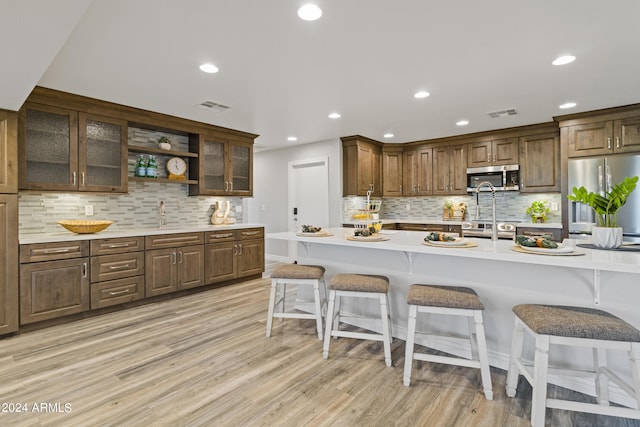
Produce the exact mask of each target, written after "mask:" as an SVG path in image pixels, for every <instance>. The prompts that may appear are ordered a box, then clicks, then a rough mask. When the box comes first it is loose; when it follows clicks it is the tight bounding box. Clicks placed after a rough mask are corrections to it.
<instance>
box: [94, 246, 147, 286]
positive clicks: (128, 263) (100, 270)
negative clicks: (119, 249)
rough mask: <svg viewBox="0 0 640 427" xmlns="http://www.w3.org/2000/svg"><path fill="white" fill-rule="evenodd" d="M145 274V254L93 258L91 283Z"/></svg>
mask: <svg viewBox="0 0 640 427" xmlns="http://www.w3.org/2000/svg"><path fill="white" fill-rule="evenodd" d="M141 274H144V252H131V253H125V254H115V255H100V256H96V257H91V283H95V282H104V281H105V280H113V279H120V278H123V277H130V276H138V275H141Z"/></svg>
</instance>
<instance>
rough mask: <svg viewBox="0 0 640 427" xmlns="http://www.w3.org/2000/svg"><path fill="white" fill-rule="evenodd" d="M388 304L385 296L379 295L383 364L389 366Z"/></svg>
mask: <svg viewBox="0 0 640 427" xmlns="http://www.w3.org/2000/svg"><path fill="white" fill-rule="evenodd" d="M388 316H389V304H388V301H387V294H380V318H381V319H382V344H383V347H384V363H385V364H386V365H387V366H391V333H390V329H391V327H390V322H389V317H388Z"/></svg>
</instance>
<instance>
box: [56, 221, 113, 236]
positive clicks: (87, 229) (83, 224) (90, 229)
mask: <svg viewBox="0 0 640 427" xmlns="http://www.w3.org/2000/svg"><path fill="white" fill-rule="evenodd" d="M58 224H60V225H61V226H63V227H64V228H66V229H67V230H69V231H71V232H73V233H78V234H89V233H97V232H98V231H102V230H104V229H105V228H107V227H108V226H110V225H111V224H113V221H106V220H85V219H65V220H63V221H58Z"/></svg>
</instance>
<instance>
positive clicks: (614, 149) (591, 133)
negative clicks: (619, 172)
mask: <svg viewBox="0 0 640 427" xmlns="http://www.w3.org/2000/svg"><path fill="white" fill-rule="evenodd" d="M567 142H568V156H569V157H584V156H595V155H602V154H614V153H633V152H640V116H639V117H629V118H623V119H618V120H605V121H597V122H592V123H584V124H577V125H573V126H569V127H568V141H567Z"/></svg>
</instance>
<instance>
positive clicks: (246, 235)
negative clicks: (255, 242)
mask: <svg viewBox="0 0 640 427" xmlns="http://www.w3.org/2000/svg"><path fill="white" fill-rule="evenodd" d="M236 233H237V238H238V239H262V238H264V228H247V229H245V230H238V231H236Z"/></svg>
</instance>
